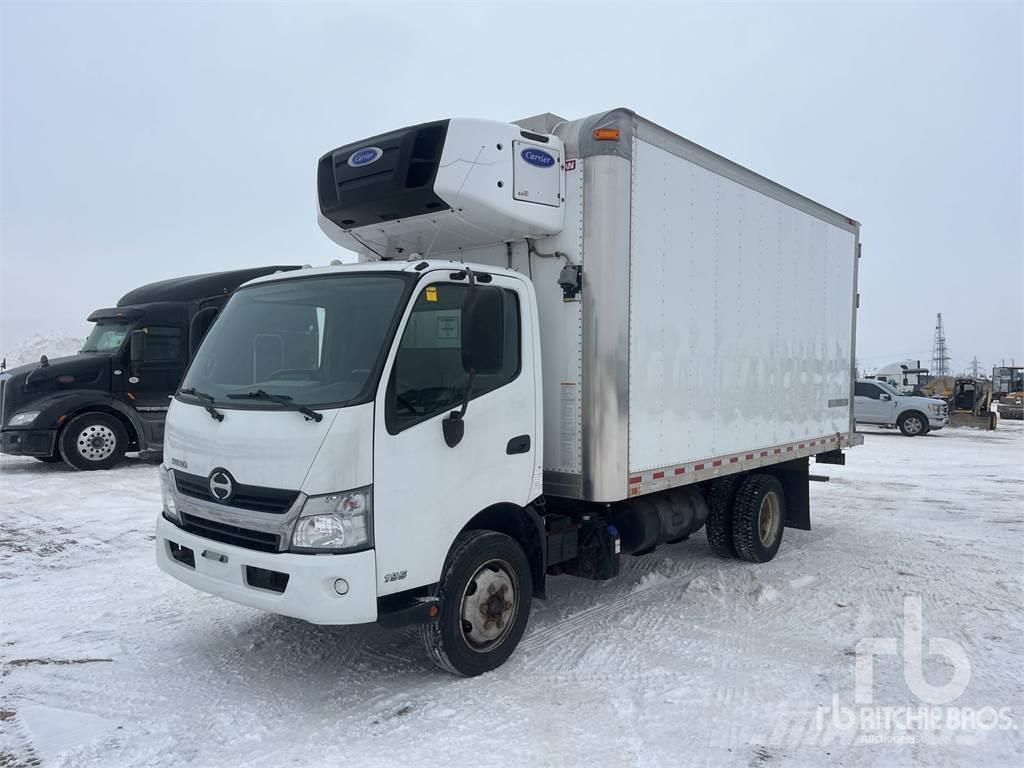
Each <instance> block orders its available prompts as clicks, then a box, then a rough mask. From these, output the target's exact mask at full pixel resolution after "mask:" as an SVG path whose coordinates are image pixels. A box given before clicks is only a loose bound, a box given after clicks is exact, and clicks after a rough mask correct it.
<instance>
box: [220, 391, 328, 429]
mask: <svg viewBox="0 0 1024 768" xmlns="http://www.w3.org/2000/svg"><path fill="white" fill-rule="evenodd" d="M228 397H230V398H231V399H232V400H267V401H269V402H271V403H277V404H278V405H283V406H284V407H285V408H289V409H291V410H293V411H298V412H299V413H301V414H302V415H303V416H305V417H306V421H320V420H321V419H322V418H323V417H324V415H323V414H322V413H318V412H317V411H314V410H313V409H312V408H307V407H306V406H304V405H299V404H298V403H295V402H292V399H291V397H289V396H288V395H272V394H270V393H269V392H264V391H263V390H262V389H256V390H253V391H252V392H241V393H237V394H234V395H228Z"/></svg>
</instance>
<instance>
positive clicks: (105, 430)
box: [60, 412, 128, 471]
mask: <svg viewBox="0 0 1024 768" xmlns="http://www.w3.org/2000/svg"><path fill="white" fill-rule="evenodd" d="M127 449H128V433H127V432H126V431H125V428H124V425H123V424H121V422H120V421H118V420H117V419H116V418H114V417H113V416H110V415H109V414H106V413H97V412H90V413H83V414H80V415H79V416H75V418H73V419H72V420H71V421H69V422H68V424H67V426H66V427H64V430H63V431H62V432H61V435H60V455H61V456H62V457H63V458H64V461H65V462H67V463H68V464H69V465H70V466H72V467H74V468H75V469H79V470H84V471H88V470H92V469H110V468H111V467H113V466H115V465H116V464H117V463H118V462H119V461H121V459H123V458H124V453H125V451H126V450H127Z"/></svg>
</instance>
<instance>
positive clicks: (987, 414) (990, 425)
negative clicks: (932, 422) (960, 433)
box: [949, 377, 998, 429]
mask: <svg viewBox="0 0 1024 768" xmlns="http://www.w3.org/2000/svg"><path fill="white" fill-rule="evenodd" d="M997 421H998V417H997V416H996V413H995V412H994V411H993V410H992V383H991V382H989V381H985V380H984V379H973V378H967V377H961V378H958V379H956V380H954V382H953V394H952V396H951V397H950V398H949V425H950V426H951V427H975V428H977V429H995V428H996V423H997Z"/></svg>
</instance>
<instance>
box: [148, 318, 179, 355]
mask: <svg viewBox="0 0 1024 768" xmlns="http://www.w3.org/2000/svg"><path fill="white" fill-rule="evenodd" d="M179 360H181V328H178V327H176V326H173V325H150V326H147V328H146V362H147V363H169V362H175V363H176V362H178V361H179Z"/></svg>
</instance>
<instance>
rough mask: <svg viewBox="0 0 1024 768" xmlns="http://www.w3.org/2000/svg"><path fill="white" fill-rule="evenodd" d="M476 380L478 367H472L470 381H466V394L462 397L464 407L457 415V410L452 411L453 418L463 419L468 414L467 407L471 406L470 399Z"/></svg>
mask: <svg viewBox="0 0 1024 768" xmlns="http://www.w3.org/2000/svg"><path fill="white" fill-rule="evenodd" d="M475 382H476V368H470V370H469V381H468V382H467V383H466V396H465V397H463V398H462V409H461V410H460V411H459V413H458V416H457V417H456V415H455V412H454V411H452V417H453V418H459V419H461V418H462V417H463V416H465V415H466V409H467V408H469V399H470V398H471V397H472V396H473V384H474V383H475Z"/></svg>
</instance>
